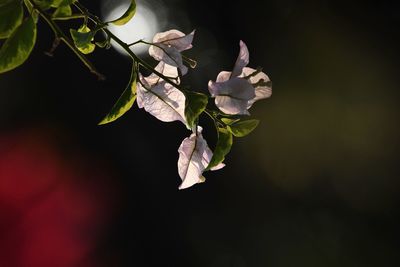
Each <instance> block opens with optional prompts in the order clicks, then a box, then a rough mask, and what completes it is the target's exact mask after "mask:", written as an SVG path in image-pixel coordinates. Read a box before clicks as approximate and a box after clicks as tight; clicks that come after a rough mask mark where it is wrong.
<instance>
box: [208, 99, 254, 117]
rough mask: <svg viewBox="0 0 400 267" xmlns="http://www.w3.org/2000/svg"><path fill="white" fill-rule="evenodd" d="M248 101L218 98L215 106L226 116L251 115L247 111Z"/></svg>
mask: <svg viewBox="0 0 400 267" xmlns="http://www.w3.org/2000/svg"><path fill="white" fill-rule="evenodd" d="M248 102H249V101H248V100H243V99H235V98H232V97H230V96H217V97H216V98H215V105H216V106H217V107H218V108H219V109H220V110H221V111H222V112H224V113H225V114H230V115H250V113H249V112H248V111H247V105H248Z"/></svg>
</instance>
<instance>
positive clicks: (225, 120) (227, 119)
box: [221, 118, 240, 125]
mask: <svg viewBox="0 0 400 267" xmlns="http://www.w3.org/2000/svg"><path fill="white" fill-rule="evenodd" d="M221 121H222V122H223V123H225V124H226V125H231V124H233V123H235V122H238V121H240V119H229V118H221Z"/></svg>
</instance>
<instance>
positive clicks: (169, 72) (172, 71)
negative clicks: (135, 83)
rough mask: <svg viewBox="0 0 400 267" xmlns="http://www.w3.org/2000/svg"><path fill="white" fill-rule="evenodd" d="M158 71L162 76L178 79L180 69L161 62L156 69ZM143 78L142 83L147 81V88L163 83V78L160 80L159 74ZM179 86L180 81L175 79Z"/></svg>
mask: <svg viewBox="0 0 400 267" xmlns="http://www.w3.org/2000/svg"><path fill="white" fill-rule="evenodd" d="M154 69H155V70H156V71H158V72H160V73H161V74H163V75H164V76H167V77H169V78H173V79H175V78H178V69H177V68H176V67H174V66H171V65H168V64H166V63H165V62H162V61H161V62H160V63H158V65H157V66H156V67H155V68H154ZM140 77H142V79H141V81H142V82H143V81H145V84H146V87H152V86H154V85H156V84H157V83H159V82H161V81H163V79H162V78H160V77H159V76H158V75H157V74H155V73H152V74H150V75H149V76H147V77H145V78H143V76H140ZM175 81H176V83H177V84H180V80H179V78H178V79H175Z"/></svg>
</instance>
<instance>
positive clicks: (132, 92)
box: [0, 0, 272, 189]
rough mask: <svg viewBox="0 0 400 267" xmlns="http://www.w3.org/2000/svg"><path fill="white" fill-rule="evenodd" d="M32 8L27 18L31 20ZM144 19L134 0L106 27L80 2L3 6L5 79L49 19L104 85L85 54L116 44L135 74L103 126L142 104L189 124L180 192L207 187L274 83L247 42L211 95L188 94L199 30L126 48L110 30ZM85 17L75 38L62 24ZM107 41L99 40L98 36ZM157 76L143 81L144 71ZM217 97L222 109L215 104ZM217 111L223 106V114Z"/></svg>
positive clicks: (0, 31) (1, 1) (17, 0)
mask: <svg viewBox="0 0 400 267" xmlns="http://www.w3.org/2000/svg"><path fill="white" fill-rule="evenodd" d="M24 7H25V9H26V11H27V12H25V14H26V15H25V17H24ZM135 13H136V2H135V0H132V1H131V3H130V5H129V7H128V9H127V10H126V12H125V13H124V14H123V15H122V16H121V17H120V18H118V19H116V20H113V21H110V22H103V21H101V20H100V19H99V18H98V17H97V16H95V15H93V14H91V13H90V12H89V11H88V10H87V9H86V8H85V7H84V6H83V5H82V4H81V3H80V2H79V1H77V0H23V1H22V0H0V39H5V41H4V43H3V45H2V47H1V48H0V73H4V72H8V71H10V70H13V69H15V68H16V67H18V66H20V65H21V64H23V63H24V62H25V61H26V60H27V59H28V57H29V55H30V53H31V51H32V49H33V48H34V45H35V42H36V31H37V26H36V25H37V22H38V20H39V18H42V19H43V20H44V22H46V23H47V24H48V25H49V26H50V28H51V29H52V30H53V32H54V34H55V42H54V45H53V49H52V51H50V53H52V52H53V51H54V49H56V48H57V46H58V45H59V44H60V43H64V44H66V45H67V46H68V47H69V48H70V49H71V50H72V51H73V52H74V53H75V55H76V56H77V57H78V58H79V59H80V60H81V61H82V63H83V64H84V65H85V66H86V67H87V68H88V69H89V70H90V71H91V72H92V73H93V74H95V75H96V76H97V77H98V78H99V79H102V78H103V75H102V74H100V73H99V72H98V71H97V69H96V68H95V67H94V66H93V64H92V63H91V62H90V61H89V60H88V59H87V58H86V56H85V54H89V53H93V52H94V51H95V48H96V46H97V47H98V48H99V49H108V48H109V47H110V42H111V40H113V41H114V42H115V43H116V44H118V45H120V46H121V47H122V48H123V49H124V50H125V51H126V52H127V53H128V54H129V55H130V57H131V59H132V71H131V76H130V79H129V82H128V85H127V87H126V89H125V90H124V91H123V93H122V95H121V96H120V97H119V99H118V100H117V101H116V103H115V104H114V106H113V107H112V109H111V111H110V112H109V113H108V114H107V115H106V116H105V117H104V118H103V119H102V120H101V122H100V123H99V125H103V124H108V123H111V122H113V121H115V120H117V119H119V118H120V117H122V116H123V115H124V114H125V113H126V112H127V111H129V110H130V109H131V108H132V107H133V104H134V103H135V100H136V102H137V104H138V107H139V108H143V109H144V110H145V111H147V112H148V113H150V114H151V115H153V116H154V117H156V118H157V119H159V120H161V121H165V122H171V121H181V122H182V123H183V124H184V125H185V126H186V128H188V129H189V130H190V131H191V132H192V133H191V135H190V136H189V137H188V138H186V139H185V140H183V142H182V144H181V146H180V147H179V149H178V152H179V159H178V172H179V175H180V177H181V179H182V183H181V185H180V187H179V188H180V189H184V188H188V187H190V186H192V185H194V184H196V183H201V182H204V181H205V178H204V176H203V172H205V171H208V170H217V169H220V168H223V167H224V166H225V164H224V163H223V162H224V161H225V157H226V155H227V154H228V153H229V152H230V150H231V147H232V144H233V137H244V136H246V135H248V134H249V133H251V132H252V131H253V130H254V129H255V128H256V127H257V125H258V124H259V121H258V120H256V119H246V118H247V117H248V116H249V115H250V113H249V111H248V110H249V109H250V108H251V106H252V105H253V104H254V103H255V102H256V101H258V100H260V99H264V98H268V97H270V96H271V93H272V91H271V82H270V80H269V78H268V76H267V75H266V74H265V73H263V72H262V70H261V69H260V68H259V69H252V68H249V67H247V65H248V64H249V51H248V48H247V46H246V44H245V43H244V42H243V41H240V52H239V56H238V58H237V60H236V63H235V64H234V67H233V70H232V72H228V71H222V72H220V73H219V74H218V76H217V78H216V80H215V81H209V83H208V90H209V92H210V96H207V95H205V94H203V93H200V92H196V91H191V90H188V89H187V88H188V87H187V86H182V85H181V80H182V76H183V75H186V74H187V73H189V69H190V68H191V69H194V68H196V65H197V62H196V61H195V60H194V59H191V58H188V57H186V56H184V55H183V52H184V51H186V50H188V49H191V48H192V46H193V45H192V43H193V39H194V35H195V31H192V32H191V33H189V34H184V33H182V32H180V31H178V30H175V29H173V30H169V31H166V32H161V33H157V34H156V35H155V36H154V38H153V40H152V42H147V41H144V40H138V41H137V42H135V43H132V44H126V43H124V42H123V41H122V40H120V39H119V38H118V37H116V36H115V35H114V34H113V33H112V32H110V31H109V30H108V25H109V24H114V25H124V24H126V23H127V22H129V20H131V19H132V17H133V16H134V15H135ZM73 19H81V20H82V24H81V26H80V27H79V28H78V29H70V36H68V35H67V34H65V33H64V32H63V31H62V30H61V29H60V27H59V26H58V24H57V21H58V20H73ZM99 32H101V33H102V34H101V36H102V37H103V36H104V35H105V36H106V38H105V39H104V38H102V39H103V40H101V41H100V40H96V39H97V35H98V33H99ZM139 43H142V44H147V45H149V54H150V56H152V57H153V58H154V59H155V60H156V61H158V64H157V66H156V67H153V66H151V65H149V64H148V63H146V62H145V61H143V60H142V59H141V58H140V57H138V56H137V55H136V54H135V53H134V52H132V51H131V49H130V47H131V46H133V45H135V44H139ZM142 69H144V70H147V71H150V72H151V74H150V75H149V76H146V77H145V76H143V75H142V74H141V70H142ZM211 98H214V104H215V106H214V105H213V104H212V102H211V101H209V99H211ZM215 107H216V108H215ZM202 115H206V116H208V117H209V118H210V119H211V120H212V121H213V122H214V125H215V128H216V132H217V137H218V139H217V143H216V146H215V148H214V150H213V151H212V150H211V149H210V148H209V146H208V144H207V141H206V140H205V139H204V138H203V136H202V131H203V129H202V127H200V126H199V125H198V123H199V117H200V116H202Z"/></svg>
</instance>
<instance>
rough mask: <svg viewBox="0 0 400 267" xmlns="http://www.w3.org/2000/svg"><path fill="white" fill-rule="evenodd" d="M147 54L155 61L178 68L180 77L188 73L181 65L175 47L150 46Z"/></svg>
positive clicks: (178, 53) (179, 54)
mask: <svg viewBox="0 0 400 267" xmlns="http://www.w3.org/2000/svg"><path fill="white" fill-rule="evenodd" d="M149 54H150V56H152V57H153V58H154V59H155V60H158V61H162V62H164V63H166V64H168V65H171V66H174V67H177V68H179V69H180V70H181V73H182V75H185V74H186V73H187V72H188V68H187V67H186V66H185V65H183V61H182V55H181V53H180V52H179V50H178V49H176V48H175V47H172V46H167V45H164V44H157V46H156V45H151V46H150V48H149Z"/></svg>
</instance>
